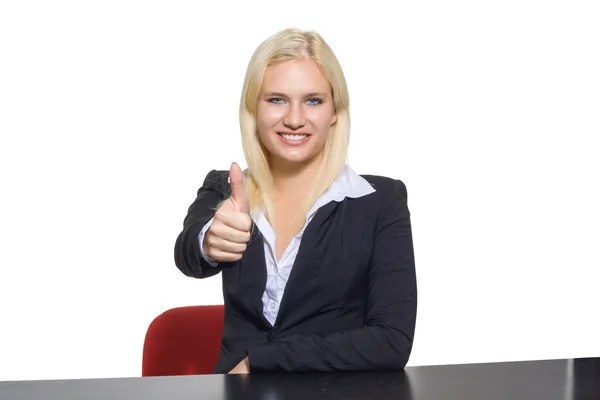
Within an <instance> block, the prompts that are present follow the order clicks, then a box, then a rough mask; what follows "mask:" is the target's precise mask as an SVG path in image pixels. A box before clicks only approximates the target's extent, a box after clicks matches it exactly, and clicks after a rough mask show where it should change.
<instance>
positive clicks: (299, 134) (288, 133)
mask: <svg viewBox="0 0 600 400" xmlns="http://www.w3.org/2000/svg"><path fill="white" fill-rule="evenodd" d="M277 134H278V135H279V136H281V135H298V136H301V135H307V136H310V133H308V132H277Z"/></svg>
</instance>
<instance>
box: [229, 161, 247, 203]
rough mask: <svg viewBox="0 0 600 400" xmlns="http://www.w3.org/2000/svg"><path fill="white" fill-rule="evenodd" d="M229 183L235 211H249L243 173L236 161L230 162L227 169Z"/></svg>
mask: <svg viewBox="0 0 600 400" xmlns="http://www.w3.org/2000/svg"><path fill="white" fill-rule="evenodd" d="M229 183H230V185H231V200H232V202H233V205H234V207H235V210H236V211H239V212H243V213H246V214H248V213H250V204H249V203H248V195H247V194H246V188H245V187H244V175H243V174H242V169H241V168H240V166H239V165H237V163H232V164H231V168H230V169H229Z"/></svg>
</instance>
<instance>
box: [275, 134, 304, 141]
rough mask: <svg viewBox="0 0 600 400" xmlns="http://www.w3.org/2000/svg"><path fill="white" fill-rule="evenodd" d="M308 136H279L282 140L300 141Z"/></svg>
mask: <svg viewBox="0 0 600 400" xmlns="http://www.w3.org/2000/svg"><path fill="white" fill-rule="evenodd" d="M307 136H308V135H286V134H281V137H283V138H284V139H287V140H302V139H304V138H306V137H307Z"/></svg>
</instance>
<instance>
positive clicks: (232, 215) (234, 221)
mask: <svg viewBox="0 0 600 400" xmlns="http://www.w3.org/2000/svg"><path fill="white" fill-rule="evenodd" d="M215 220H217V221H220V222H222V223H223V224H225V225H227V226H229V227H231V228H233V229H236V230H238V231H242V232H249V231H250V228H251V227H252V218H250V215H248V214H244V213H242V212H239V211H222V212H219V211H217V213H216V214H215Z"/></svg>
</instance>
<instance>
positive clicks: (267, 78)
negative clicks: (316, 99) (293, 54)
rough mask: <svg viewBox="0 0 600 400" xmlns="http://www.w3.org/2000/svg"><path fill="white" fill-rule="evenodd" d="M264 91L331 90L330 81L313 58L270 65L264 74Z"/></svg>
mask: <svg viewBox="0 0 600 400" xmlns="http://www.w3.org/2000/svg"><path fill="white" fill-rule="evenodd" d="M262 90H263V91H264V92H269V91H277V92H291V93H295V92H319V91H329V82H328V81H327V79H326V78H325V75H323V73H322V72H321V69H320V68H319V66H318V65H317V64H316V63H315V62H314V61H312V60H306V59H304V60H291V61H284V62H281V63H277V64H274V65H270V66H269V67H267V69H266V71H265V74H264V76H263V83H262Z"/></svg>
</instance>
